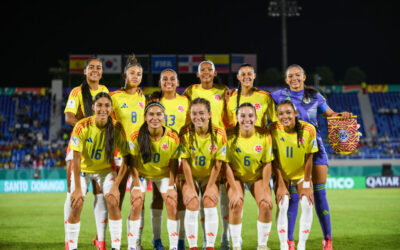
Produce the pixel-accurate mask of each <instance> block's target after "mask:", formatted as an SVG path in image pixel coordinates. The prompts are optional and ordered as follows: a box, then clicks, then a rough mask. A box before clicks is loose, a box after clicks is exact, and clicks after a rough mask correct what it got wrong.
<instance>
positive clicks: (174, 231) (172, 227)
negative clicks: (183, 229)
mask: <svg viewBox="0 0 400 250" xmlns="http://www.w3.org/2000/svg"><path fill="white" fill-rule="evenodd" d="M167 230H168V235H169V249H177V248H178V239H179V234H178V231H179V221H178V220H170V219H168V220H167Z"/></svg>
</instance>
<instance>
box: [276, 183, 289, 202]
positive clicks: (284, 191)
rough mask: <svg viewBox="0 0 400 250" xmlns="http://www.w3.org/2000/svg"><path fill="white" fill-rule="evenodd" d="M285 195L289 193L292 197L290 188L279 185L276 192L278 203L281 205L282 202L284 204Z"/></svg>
mask: <svg viewBox="0 0 400 250" xmlns="http://www.w3.org/2000/svg"><path fill="white" fill-rule="evenodd" d="M285 195H287V196H288V197H289V199H290V194H289V191H288V189H287V188H286V187H285V186H278V188H277V190H276V194H275V199H276V204H278V205H279V203H280V204H281V205H282V204H283V199H284V198H285Z"/></svg>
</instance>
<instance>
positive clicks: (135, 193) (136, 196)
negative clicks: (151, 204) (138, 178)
mask: <svg viewBox="0 0 400 250" xmlns="http://www.w3.org/2000/svg"><path fill="white" fill-rule="evenodd" d="M136 200H142V201H143V196H142V191H141V190H139V189H134V190H132V192H131V205H133V203H135V201H136Z"/></svg>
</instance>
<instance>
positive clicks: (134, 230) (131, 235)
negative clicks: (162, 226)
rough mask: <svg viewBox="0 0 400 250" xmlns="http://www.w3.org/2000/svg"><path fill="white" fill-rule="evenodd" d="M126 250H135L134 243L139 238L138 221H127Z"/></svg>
mask: <svg viewBox="0 0 400 250" xmlns="http://www.w3.org/2000/svg"><path fill="white" fill-rule="evenodd" d="M128 224H129V231H128V249H130V248H131V247H132V248H136V242H137V239H138V236H139V227H140V220H128Z"/></svg>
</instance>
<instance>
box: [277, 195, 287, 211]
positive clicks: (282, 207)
mask: <svg viewBox="0 0 400 250" xmlns="http://www.w3.org/2000/svg"><path fill="white" fill-rule="evenodd" d="M278 207H279V211H280V212H281V213H286V212H287V211H288V209H289V197H288V196H287V195H285V196H284V197H283V198H282V200H280V201H279V202H278Z"/></svg>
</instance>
